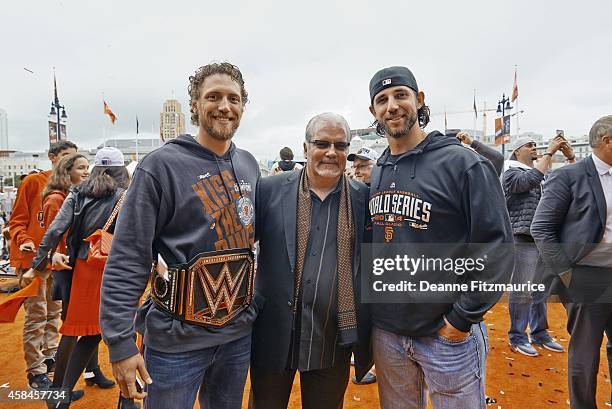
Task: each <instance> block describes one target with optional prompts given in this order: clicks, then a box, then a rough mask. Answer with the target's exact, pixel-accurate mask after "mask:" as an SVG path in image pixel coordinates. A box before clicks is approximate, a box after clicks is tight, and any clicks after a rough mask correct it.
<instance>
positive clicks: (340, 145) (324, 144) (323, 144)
mask: <svg viewBox="0 0 612 409" xmlns="http://www.w3.org/2000/svg"><path fill="white" fill-rule="evenodd" d="M309 143H310V144H311V145H314V146H316V147H317V149H325V150H327V149H329V148H330V147H331V146H332V145H334V149H335V150H337V151H340V152H344V151H346V150H347V149H348V147H349V146H350V145H351V144H350V142H330V141H321V140H319V139H314V140H312V141H310V142H309Z"/></svg>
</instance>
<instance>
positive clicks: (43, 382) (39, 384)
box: [28, 373, 53, 390]
mask: <svg viewBox="0 0 612 409" xmlns="http://www.w3.org/2000/svg"><path fill="white" fill-rule="evenodd" d="M52 383H53V382H51V379H49V377H48V376H47V374H45V373H41V374H38V375H32V374H28V384H29V385H30V388H32V389H37V390H46V389H49V388H50V387H51V384H52Z"/></svg>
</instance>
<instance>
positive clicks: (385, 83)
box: [382, 78, 391, 86]
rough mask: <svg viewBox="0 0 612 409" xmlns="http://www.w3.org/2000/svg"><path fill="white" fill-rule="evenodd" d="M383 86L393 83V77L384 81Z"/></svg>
mask: <svg viewBox="0 0 612 409" xmlns="http://www.w3.org/2000/svg"><path fill="white" fill-rule="evenodd" d="M382 84H383V86H385V85H389V84H391V78H387V79H386V80H383V81H382Z"/></svg>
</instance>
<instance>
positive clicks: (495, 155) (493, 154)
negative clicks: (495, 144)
mask: <svg viewBox="0 0 612 409" xmlns="http://www.w3.org/2000/svg"><path fill="white" fill-rule="evenodd" d="M446 134H447V135H448V134H449V132H448V131H447V132H446ZM456 136H457V139H459V141H461V143H463V144H465V145H467V146H469V147H470V148H472V149H474V150H475V151H476V153H478V154H479V155H481V156H484V157H485V158H487V159H489V161H490V162H491V163H492V164H493V167H494V168H495V172H497V176H500V175H501V173H502V170H503V169H504V155H502V154H501V152H500V151H498V150H496V149H493V148H491V147H490V146H487V145H486V144H484V143H482V142H480V141H477V140H475V139H474V138H472V137H471V136H470V134H469V133H467V132H465V131H459V132H457V134H456Z"/></svg>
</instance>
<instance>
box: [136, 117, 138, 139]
mask: <svg viewBox="0 0 612 409" xmlns="http://www.w3.org/2000/svg"><path fill="white" fill-rule="evenodd" d="M136 135H138V115H136Z"/></svg>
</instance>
